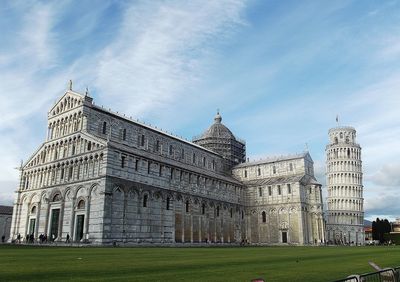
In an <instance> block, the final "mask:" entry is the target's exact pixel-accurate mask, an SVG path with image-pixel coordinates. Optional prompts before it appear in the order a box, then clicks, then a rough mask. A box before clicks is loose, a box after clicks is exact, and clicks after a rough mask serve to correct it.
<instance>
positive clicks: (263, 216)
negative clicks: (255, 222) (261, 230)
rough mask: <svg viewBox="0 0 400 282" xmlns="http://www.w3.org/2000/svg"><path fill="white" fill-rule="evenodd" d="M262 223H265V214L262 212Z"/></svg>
mask: <svg viewBox="0 0 400 282" xmlns="http://www.w3.org/2000/svg"><path fill="white" fill-rule="evenodd" d="M262 222H264V223H265V222H267V214H266V213H265V211H263V212H262Z"/></svg>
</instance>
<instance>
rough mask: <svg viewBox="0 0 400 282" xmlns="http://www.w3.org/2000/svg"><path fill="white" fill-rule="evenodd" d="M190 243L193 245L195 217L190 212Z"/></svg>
mask: <svg viewBox="0 0 400 282" xmlns="http://www.w3.org/2000/svg"><path fill="white" fill-rule="evenodd" d="M189 218H190V243H193V215H192V212H190V216H189Z"/></svg>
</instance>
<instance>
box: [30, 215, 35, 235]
mask: <svg viewBox="0 0 400 282" xmlns="http://www.w3.org/2000/svg"><path fill="white" fill-rule="evenodd" d="M35 225H36V219H35V218H31V219H30V220H29V234H34V233H35Z"/></svg>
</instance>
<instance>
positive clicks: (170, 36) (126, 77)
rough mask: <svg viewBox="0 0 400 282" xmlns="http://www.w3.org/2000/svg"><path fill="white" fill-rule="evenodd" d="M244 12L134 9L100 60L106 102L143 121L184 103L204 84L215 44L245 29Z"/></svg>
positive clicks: (212, 4)
mask: <svg viewBox="0 0 400 282" xmlns="http://www.w3.org/2000/svg"><path fill="white" fill-rule="evenodd" d="M243 7H244V4H243V2H242V1H235V0H233V1H231V0H226V1H191V2H185V1H176V2H153V4H149V2H147V3H146V4H143V3H142V4H139V5H136V4H135V5H132V6H131V7H129V8H128V9H127V10H126V12H125V13H124V18H123V23H122V29H121V30H120V31H119V32H118V36H117V39H116V41H115V42H113V43H112V44H110V45H109V46H108V47H107V48H106V49H105V50H104V52H102V53H101V54H100V55H99V57H98V60H99V65H98V72H97V74H96V77H95V82H94V83H95V86H96V88H97V89H98V91H99V93H100V94H101V95H100V96H101V97H100V100H101V102H102V103H104V104H106V105H110V104H112V105H113V106H114V107H116V108H117V109H118V110H122V111H124V112H127V113H133V114H135V115H136V116H143V115H145V114H147V113H148V112H149V109H151V110H152V111H154V110H155V109H160V108H166V107H167V106H168V105H170V104H171V103H173V101H176V99H177V97H181V98H183V97H185V96H186V95H185V94H184V93H185V91H189V90H190V89H192V88H193V87H194V85H195V84H196V82H197V81H198V80H199V79H201V77H202V74H203V72H204V69H205V68H206V67H207V66H206V65H207V62H208V61H209V60H207V56H212V53H213V45H214V44H215V41H218V42H221V41H222V40H223V38H224V37H226V36H227V35H228V34H229V33H230V32H231V30H232V28H233V27H236V26H237V25H240V24H241V23H242V19H241V16H240V12H241V10H242V9H243ZM116 98H117V100H116Z"/></svg>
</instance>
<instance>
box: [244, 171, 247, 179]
mask: <svg viewBox="0 0 400 282" xmlns="http://www.w3.org/2000/svg"><path fill="white" fill-rule="evenodd" d="M244 177H245V178H246V177H247V170H245V171H244Z"/></svg>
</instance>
